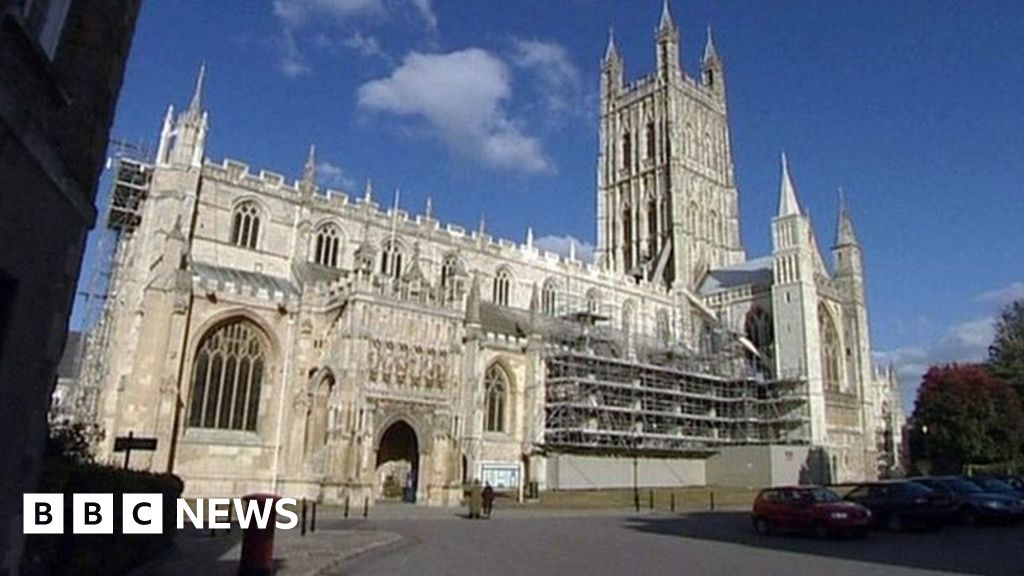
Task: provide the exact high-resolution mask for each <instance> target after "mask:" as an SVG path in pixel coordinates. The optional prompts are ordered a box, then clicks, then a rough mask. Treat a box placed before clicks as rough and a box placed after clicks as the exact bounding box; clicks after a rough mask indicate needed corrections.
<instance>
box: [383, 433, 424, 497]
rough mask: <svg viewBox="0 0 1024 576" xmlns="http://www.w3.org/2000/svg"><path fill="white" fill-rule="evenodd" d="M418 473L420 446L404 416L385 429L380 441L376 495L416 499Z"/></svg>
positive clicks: (418, 483) (418, 482)
mask: <svg viewBox="0 0 1024 576" xmlns="http://www.w3.org/2000/svg"><path fill="white" fill-rule="evenodd" d="M419 476H420V446H419V441H418V440H417V438H416V431H415V430H413V428H412V426H410V425H409V424H408V423H407V422H405V421H404V420H397V421H395V422H393V423H392V424H390V425H389V426H388V427H387V429H385V430H384V433H383V434H382V435H381V437H380V441H379V443H378V445H377V461H376V468H375V471H374V497H375V499H377V500H400V501H402V502H410V503H414V502H416V500H417V490H418V488H419V485H420V481H419Z"/></svg>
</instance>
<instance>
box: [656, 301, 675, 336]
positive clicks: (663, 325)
mask: <svg viewBox="0 0 1024 576" xmlns="http://www.w3.org/2000/svg"><path fill="white" fill-rule="evenodd" d="M655 328H656V329H657V334H658V341H659V342H668V341H669V340H670V339H671V338H672V328H671V323H670V322H669V318H668V310H665V309H664V308H663V309H660V310H658V312H657V314H656V315H655Z"/></svg>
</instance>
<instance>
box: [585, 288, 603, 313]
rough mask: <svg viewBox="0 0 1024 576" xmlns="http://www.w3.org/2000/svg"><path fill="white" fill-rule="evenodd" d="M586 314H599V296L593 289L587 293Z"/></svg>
mask: <svg viewBox="0 0 1024 576" xmlns="http://www.w3.org/2000/svg"><path fill="white" fill-rule="evenodd" d="M587 312H588V313H590V314H599V313H600V312H601V294H600V293H599V292H598V291H597V290H596V289H593V288H591V289H590V290H588V291H587Z"/></svg>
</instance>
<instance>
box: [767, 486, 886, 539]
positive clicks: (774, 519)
mask: <svg viewBox="0 0 1024 576" xmlns="http://www.w3.org/2000/svg"><path fill="white" fill-rule="evenodd" d="M753 520H754V529H755V530H757V532H758V533H759V534H770V533H773V532H806V533H811V534H814V535H815V536H817V537H819V538H826V537H828V536H831V535H840V534H852V535H861V534H864V533H865V532H867V528H868V526H869V524H870V523H871V512H870V511H868V509H867V508H864V507H863V506H860V505H858V504H854V503H852V502H844V501H843V499H842V498H840V497H839V495H838V494H836V493H835V492H833V491H831V490H829V489H828V488H823V487H821V486H784V487H779V488H766V489H764V490H761V492H760V493H758V495H757V498H755V499H754V510H753Z"/></svg>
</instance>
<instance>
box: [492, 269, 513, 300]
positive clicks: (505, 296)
mask: <svg viewBox="0 0 1024 576" xmlns="http://www.w3.org/2000/svg"><path fill="white" fill-rule="evenodd" d="M511 299H512V274H511V273H510V272H509V271H508V270H506V269H505V268H502V269H501V270H498V273H497V274H496V275H495V276H494V292H493V300H494V303H495V304H497V305H498V306H508V305H509V301H510V300H511Z"/></svg>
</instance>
